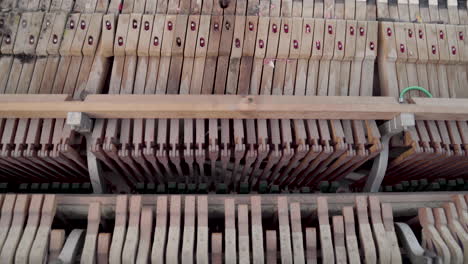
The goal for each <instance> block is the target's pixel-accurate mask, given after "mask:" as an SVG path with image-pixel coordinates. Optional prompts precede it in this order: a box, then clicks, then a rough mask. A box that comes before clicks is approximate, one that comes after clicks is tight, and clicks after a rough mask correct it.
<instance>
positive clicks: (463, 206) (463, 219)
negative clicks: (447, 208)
mask: <svg viewBox="0 0 468 264" xmlns="http://www.w3.org/2000/svg"><path fill="white" fill-rule="evenodd" d="M453 201H454V203H455V206H456V207H457V212H458V217H459V219H460V223H461V224H462V225H463V226H465V230H468V229H467V225H468V205H467V202H466V201H465V200H464V199H463V196H462V195H454V196H453Z"/></svg>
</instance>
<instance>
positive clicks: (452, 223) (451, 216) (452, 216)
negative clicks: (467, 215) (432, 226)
mask: <svg viewBox="0 0 468 264" xmlns="http://www.w3.org/2000/svg"><path fill="white" fill-rule="evenodd" d="M444 210H445V211H444V212H445V215H446V217H447V223H448V228H449V229H450V231H451V232H452V235H453V236H454V237H455V238H456V239H457V241H458V242H459V244H460V245H461V246H462V247H463V254H464V259H466V257H467V256H468V252H467V250H466V249H467V247H468V236H467V233H466V231H465V230H464V228H463V226H462V225H461V224H460V221H459V218H458V213H457V209H456V207H455V204H454V203H445V204H444Z"/></svg>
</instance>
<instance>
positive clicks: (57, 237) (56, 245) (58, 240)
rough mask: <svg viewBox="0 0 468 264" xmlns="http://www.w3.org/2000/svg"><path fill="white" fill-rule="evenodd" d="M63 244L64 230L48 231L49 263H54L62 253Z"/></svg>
mask: <svg viewBox="0 0 468 264" xmlns="http://www.w3.org/2000/svg"><path fill="white" fill-rule="evenodd" d="M64 243H65V230H64V229H53V230H52V231H50V242H49V254H48V255H49V256H48V258H49V262H53V261H55V260H56V259H57V258H58V256H59V255H60V251H62V247H63V244H64Z"/></svg>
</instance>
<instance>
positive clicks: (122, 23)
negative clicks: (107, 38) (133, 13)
mask: <svg viewBox="0 0 468 264" xmlns="http://www.w3.org/2000/svg"><path fill="white" fill-rule="evenodd" d="M129 24H130V15H127V14H124V15H120V16H119V21H118V23H117V31H116V33H115V36H116V37H115V42H114V56H124V55H125V45H126V42H127V32H128V28H129Z"/></svg>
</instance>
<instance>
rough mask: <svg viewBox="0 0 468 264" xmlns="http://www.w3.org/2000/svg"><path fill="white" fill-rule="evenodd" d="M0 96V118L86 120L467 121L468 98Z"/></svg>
mask: <svg viewBox="0 0 468 264" xmlns="http://www.w3.org/2000/svg"><path fill="white" fill-rule="evenodd" d="M66 98H67V97H66V96H63V95H60V96H49V95H1V96H0V117H8V118H12V117H15V118H23V117H26V118H65V117H66V115H67V113H68V112H84V113H87V114H88V115H89V116H90V117H92V118H233V119H241V118H288V119H290V118H292V119H294V118H300V119H351V120H390V119H392V118H393V117H395V116H397V115H398V114H400V113H414V114H415V117H416V119H417V120H459V121H461V120H468V99H447V98H440V99H439V98H438V99H436V98H414V99H413V101H414V102H415V103H414V104H399V103H398V102H397V100H396V99H394V98H391V97H364V96H356V97H355V96H313V97H312V96H311V97H309V96H240V95H89V96H88V97H87V98H86V100H85V101H83V102H78V101H65V100H66Z"/></svg>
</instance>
